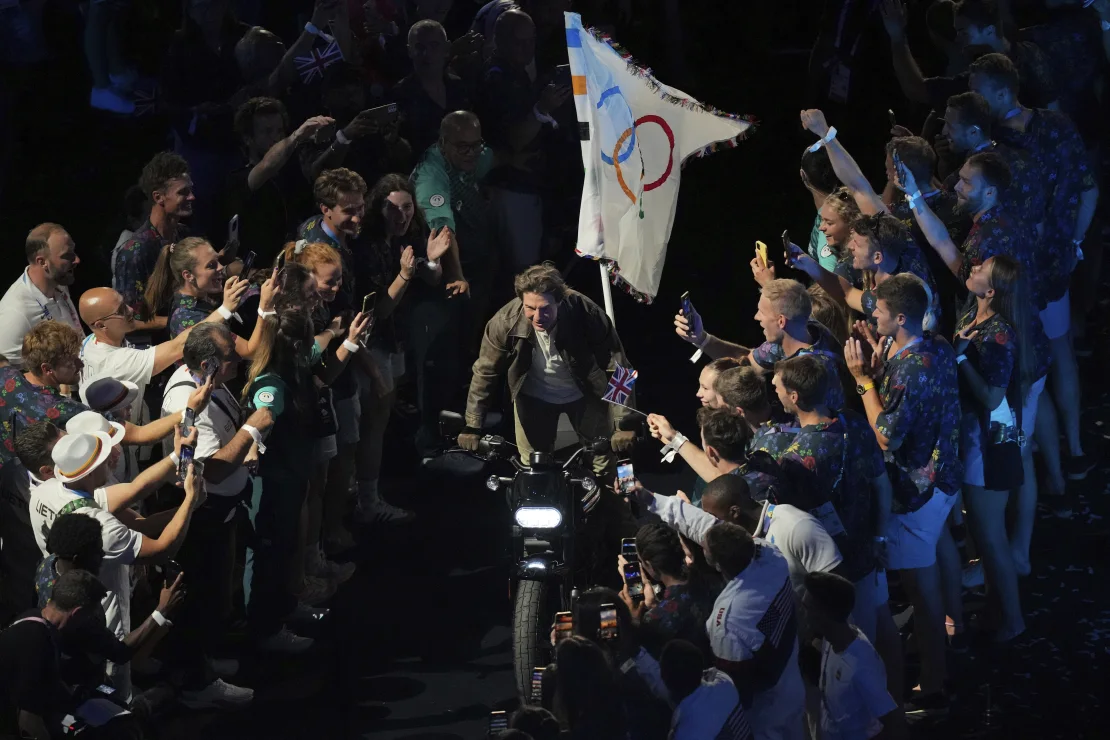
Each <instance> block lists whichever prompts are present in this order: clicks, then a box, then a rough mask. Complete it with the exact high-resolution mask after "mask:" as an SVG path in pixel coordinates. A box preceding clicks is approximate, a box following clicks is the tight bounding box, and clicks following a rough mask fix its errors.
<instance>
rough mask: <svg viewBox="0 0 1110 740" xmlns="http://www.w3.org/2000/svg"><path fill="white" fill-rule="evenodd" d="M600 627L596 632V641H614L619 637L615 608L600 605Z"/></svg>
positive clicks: (608, 605)
mask: <svg viewBox="0 0 1110 740" xmlns="http://www.w3.org/2000/svg"><path fill="white" fill-rule="evenodd" d="M598 616H599V617H600V621H601V625H600V628H599V629H598V631H597V636H598V639H601V640H616V639H617V638H618V637H620V627H619V626H618V624H617V607H615V606H614V605H612V604H602V605H601V609H600V611H599V612H598Z"/></svg>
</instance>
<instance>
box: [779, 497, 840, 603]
mask: <svg viewBox="0 0 1110 740" xmlns="http://www.w3.org/2000/svg"><path fill="white" fill-rule="evenodd" d="M767 508H768V512H767V517H766V520H767V524H766V525H765V526H764V529H765V531H764V533H763V538H764V539H765V540H767V541H768V542H770V543H771V544H772V545H774V546H775V547H777V548H778V549H779V552H781V553H782V555H783V557H785V558H786V564H787V566H788V567H789V568H790V582H791V584H792V585H793V586H794V590H795V592H800V591H801V589H802V587H803V584H804V582H805V578H806V573H818V572H820V573H827V572H829V571H831V570H832V569H833V568H835V567H836V566H838V565H840V562H841V560H843V558H841V557H840V550H839V549H838V548H837V546H836V543H835V542H834V541H833V538H832V537H830V536H829V533H828V532H826V531H825V528H824V527H823V526H821V522H820V521H819V520H818V519H817V517H815V516H813V515H812V514H810V513H809V512H806V511H802V510H801V509H799V508H797V507H794V506H790V505H788V504H779V505H778V506H769V507H767Z"/></svg>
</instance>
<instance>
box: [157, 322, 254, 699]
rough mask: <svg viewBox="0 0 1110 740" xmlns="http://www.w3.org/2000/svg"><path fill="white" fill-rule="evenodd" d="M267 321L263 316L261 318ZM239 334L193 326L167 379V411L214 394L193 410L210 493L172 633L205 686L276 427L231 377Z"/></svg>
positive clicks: (197, 518) (188, 541) (191, 543)
mask: <svg viewBox="0 0 1110 740" xmlns="http://www.w3.org/2000/svg"><path fill="white" fill-rule="evenodd" d="M262 323H263V322H259V324H262ZM234 339H235V336H234V335H233V334H232V333H231V331H230V330H229V329H228V328H227V327H226V326H224V325H222V324H203V325H201V326H197V327H194V328H193V330H192V331H191V332H190V333H189V338H188V339H187V340H186V341H185V349H184V359H185V363H184V364H183V365H182V366H181V367H179V368H178V369H177V370H176V371H175V372H174V374H173V375H172V376H170V379H169V380H168V381H167V383H166V391H165V395H164V396H163V399H162V415H163V416H177V418H180V417H179V416H178V415H177V414H176V413H175V410H176V409H177V408H179V407H180V403H181V401H182V399H185V398H187V397H189V395H190V394H191V393H193V392H194V391H193V389H194V388H196V387H198V386H204V385H206V384H210V385H212V386H213V390H212V396H211V398H210V399H209V402H208V404H207V405H206V406H205V407H204V408H203V409H201V410H200V412H199V413H197V414H196V415H195V418H194V420H193V423H194V425H195V428H196V430H197V441H196V447H195V449H194V452H193V459H194V462H195V463H197V464H199V465H201V466H202V468H201V469H202V470H203V476H204V480H205V484H206V488H207V490H208V498H207V500H206V501H205V503H204V505H203V506H201V507H200V508H199V509H198V510H197V511H196V513H195V514H194V515H193V521H192V524H191V525H190V527H189V533H188V535H187V536H186V538H185V542H184V543H183V544H182V546H181V550H180V551H179V552H178V555H177V561H178V562H179V563H181V565H182V567H183V568H184V570H185V571H187V572H188V573H189V579H188V580H189V586H190V592H189V598H188V599H186V601H185V604H184V606H183V608H182V613H181V616H180V618H179V619H177V620H176V624H177V626H178V630H177V632H176V633H175V635H174V638H175V639H174V640H173V641H172V642H173V645H172V647H173V648H174V649H173V650H172V654H173V656H174V659H173V662H174V664H175V667H177V668H179V669H180V670H182V671H184V677H183V681H184V686H185V687H186V688H188V689H194V690H203V689H204V688H205V686H207V685H208V683H209V682H206V681H204V678H205V660H204V658H205V655H211V653H212V647H213V645H215V644H217V643H218V642H219V641H220V639H221V637H222V635H223V632H224V629H225V625H226V624H227V620H228V619H229V618H230V616H231V609H232V593H233V583H232V579H233V577H234V570H235V567H234V566H235V562H234V556H233V553H234V552H235V550H236V543H235V533H236V530H237V529H238V527H239V523H240V518H241V517H237V516H236V515H237V514H238V513H239V512H240V510H241V509H240V507H241V506H243V505H244V504H249V502H250V498H251V481H250V473H251V472H252V471H255V470H257V468H258V461H259V459H260V454H261V453H260V446H261V447H265V443H264V440H265V438H266V435H267V434H268V433H269V431H270V427H271V426H273V420H274V417H273V413H272V411H271V410H270V409H268V408H260V409H257V410H256V411H254V412H253V413H251V414H250V415H249V416H248V415H247V414H246V412H245V411H244V410H243V409H242V408H241V407H240V406H239V402H238V400H237V399H236V398H235V394H234V393H232V392H231V390H230V389H228V387H227V383H228V382H229V381H231V380H232V379H234V378H235V376H236V375H237V373H238V368H239V361H240V358H239V356H238V354H237V353H236V351H235V342H234Z"/></svg>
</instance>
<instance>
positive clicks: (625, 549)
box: [621, 537, 640, 562]
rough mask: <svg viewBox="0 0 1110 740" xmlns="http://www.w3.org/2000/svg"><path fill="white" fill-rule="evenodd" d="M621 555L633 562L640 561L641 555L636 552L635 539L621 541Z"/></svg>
mask: <svg viewBox="0 0 1110 740" xmlns="http://www.w3.org/2000/svg"><path fill="white" fill-rule="evenodd" d="M621 555H624V559H625V560H627V561H629V562H631V561H633V560H639V559H640V553H639V552H638V551H637V550H636V540H635V539H634V538H627V537H626V538H625V539H623V540H621Z"/></svg>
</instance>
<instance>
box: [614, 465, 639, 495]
mask: <svg viewBox="0 0 1110 740" xmlns="http://www.w3.org/2000/svg"><path fill="white" fill-rule="evenodd" d="M617 486H618V488H619V489H620V492H621V493H628V492H629V491H631V490H632V489H633V488H635V487H636V473H635V472H634V471H633V470H632V461H631V460H621V461H620V462H619V463H617Z"/></svg>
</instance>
